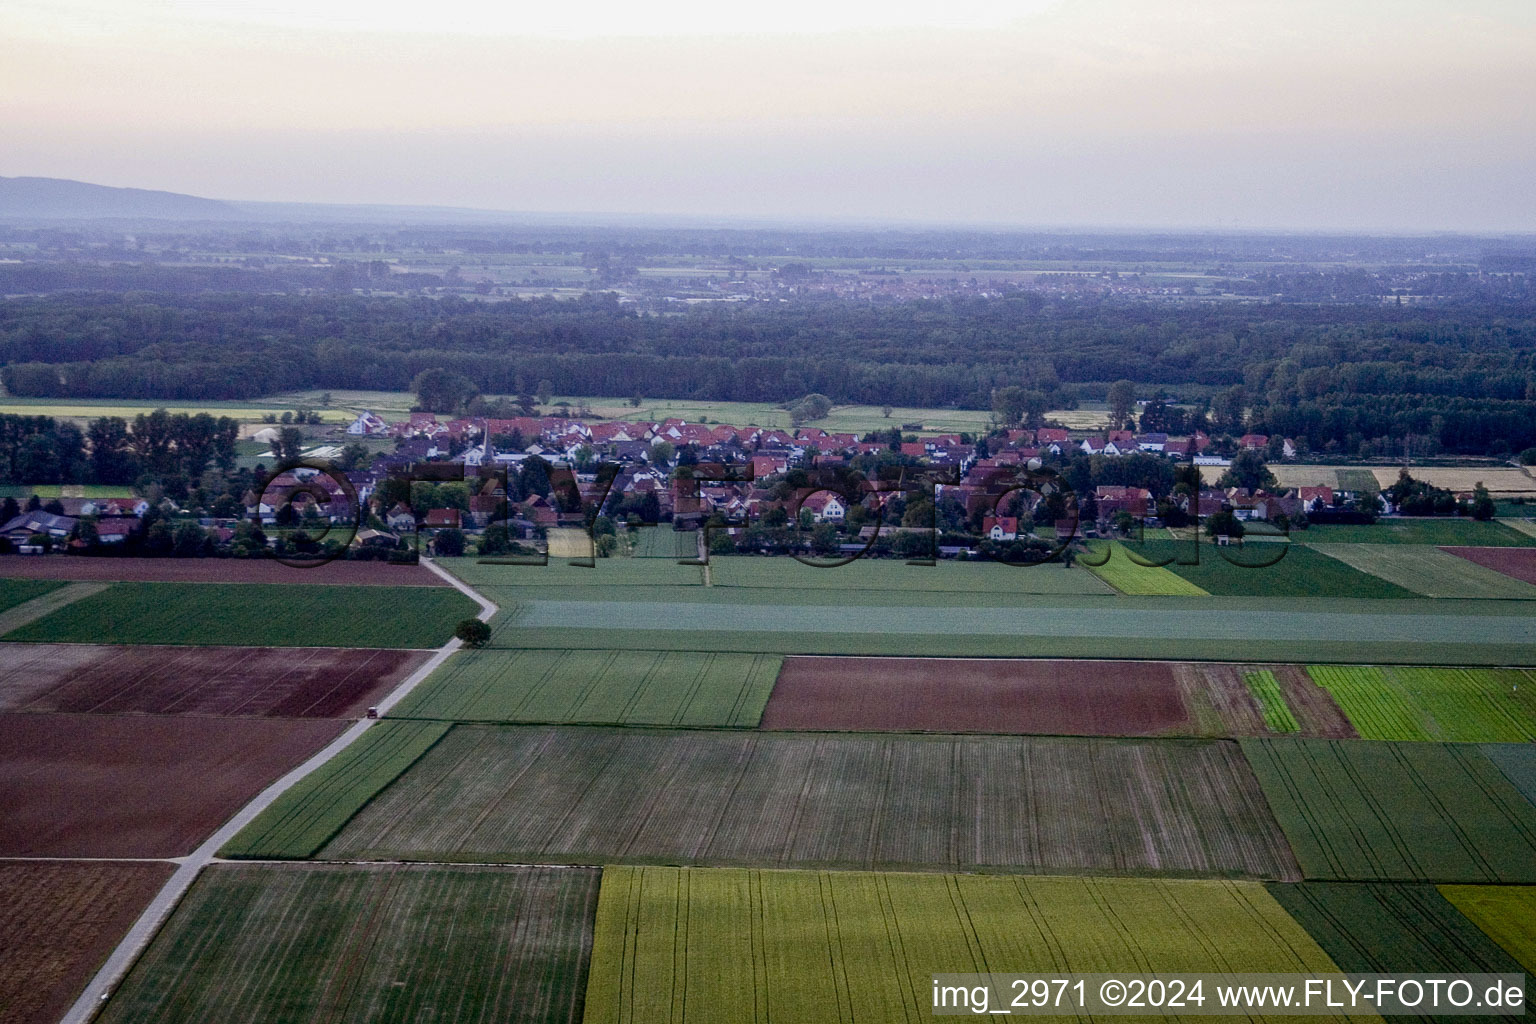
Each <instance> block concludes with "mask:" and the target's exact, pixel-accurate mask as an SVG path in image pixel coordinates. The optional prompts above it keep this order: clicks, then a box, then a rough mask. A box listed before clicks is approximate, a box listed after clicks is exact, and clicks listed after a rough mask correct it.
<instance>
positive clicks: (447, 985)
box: [96, 864, 598, 1024]
mask: <svg viewBox="0 0 1536 1024" xmlns="http://www.w3.org/2000/svg"><path fill="white" fill-rule="evenodd" d="M597 887H598V872H596V871H593V870H589V869H581V868H497V867H442V866H435V867H425V866H409V865H388V866H386V865H379V866H376V867H375V866H357V865H345V866H341V865H300V864H291V865H223V864H221V865H215V866H213V867H210V868H209V869H208V870H206V871H205V872H204V873H203V875H202V876H201V877H200V878H199V879H198V880H197V882H196V883H195V884H194V886H193V887H192V890H191V892H189V893H188V894H187V896H186V898H185V899H184V900H183V901H182V904H181V906H180V907H178V908H177V910H176V912H175V914H174V915H173V916H172V918H171V919H170V921H169V922H168V923H167V924H166V925H165V927H164V928H163V929H162V930H161V932H160V934H159V935H157V936H156V937H155V940H154V942H153V943H152V944H151V945H150V947H149V949H148V950H147V951H146V952H145V954H144V955H143V956H142V957H141V958H140V959H139V961H138V963H137V964H135V965H134V967H133V970H132V971H130V972H129V974H128V977H127V978H126V979H124V981H123V983H122V984H121V985H120V986H119V987H118V989H117V991H116V992H115V993H114V994H113V996H112V999H111V1000H110V1001H109V1002H108V1003H107V1004H106V1007H105V1009H104V1010H103V1011H102V1013H101V1015H100V1016H99V1017H98V1018H96V1019H97V1020H98V1021H100V1022H102V1024H130V1022H144V1024H181V1022H185V1024H207V1022H212V1021H282V1022H284V1024H343V1022H349V1021H358V1022H365V1021H366V1022H373V1021H429V1020H442V1021H455V1022H463V1024H492V1022H494V1024H503V1022H511V1024H534V1022H538V1024H545V1022H548V1024H556V1022H561V1024H564V1022H569V1024H575V1022H578V1021H580V1020H581V1009H582V995H583V992H584V990H585V987H586V969H587V959H588V956H589V955H590V952H591V948H592V917H593V913H594V912H595V910H596V902H597Z"/></svg>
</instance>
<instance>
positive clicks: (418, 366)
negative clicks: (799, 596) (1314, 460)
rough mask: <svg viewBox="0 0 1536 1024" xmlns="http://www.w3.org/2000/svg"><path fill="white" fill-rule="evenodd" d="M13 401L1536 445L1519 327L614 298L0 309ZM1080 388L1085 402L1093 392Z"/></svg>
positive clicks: (1489, 312) (1420, 318) (1468, 319)
mask: <svg viewBox="0 0 1536 1024" xmlns="http://www.w3.org/2000/svg"><path fill="white" fill-rule="evenodd" d="M0 364H4V371H3V375H4V382H5V385H6V387H7V388H8V389H9V391H10V392H11V393H12V394H15V395H19V396H36V397H60V398H66V397H67V398H150V399H175V400H196V399H235V398H250V397H253V396H256V395H261V394H268V393H272V392H275V391H281V390H288V389H295V388H335V389H338V390H340V389H371V390H403V389H405V388H407V387H408V386H409V385H410V382H411V380H412V378H413V377H414V376H415V375H416V374H417V373H419V372H421V371H422V370H425V369H430V368H433V367H443V368H445V369H449V370H452V371H455V372H458V373H462V374H464V375H465V376H466V377H468V378H470V379H471V380H472V381H473V382H474V383H475V384H476V385H477V386H478V387H480V388H481V389H482V390H484V391H485V392H488V393H502V394H505V393H509V392H512V391H514V390H515V389H516V388H517V385H518V382H519V381H520V380H521V381H523V382H524V384H525V386H527V385H528V384H530V383H531V382H533V381H538V380H547V381H549V382H550V384H551V386H552V387H553V389H554V391H555V392H557V393H561V394H585V395H629V394H633V393H635V392H640V393H643V394H645V395H648V396H653V397H691V398H701V399H708V400H721V401H724V400H736V401H772V402H778V401H784V400H786V399H793V398H795V397H798V396H800V395H803V394H806V393H808V392H812V391H815V392H820V393H823V394H826V395H828V396H830V397H831V398H832V399H833V400H834V401H838V402H859V403H866V404H876V405H879V404H893V405H907V406H929V407H932V406H961V407H968V408H989V407H990V405H991V392H992V389H993V388H995V387H998V386H1002V385H1006V384H1023V385H1025V386H1028V387H1035V388H1039V389H1041V390H1043V391H1045V392H1047V393H1050V392H1054V391H1056V389H1057V388H1058V387H1059V386H1061V385H1068V386H1071V385H1082V384H1090V385H1091V384H1093V383H1094V382H1097V384H1098V386H1100V387H1102V385H1103V382H1106V381H1112V380H1117V379H1122V378H1124V379H1129V380H1133V381H1136V382H1138V383H1139V384H1141V385H1143V386H1144V387H1145V389H1146V390H1147V392H1148V393H1150V392H1151V390H1152V389H1154V388H1158V387H1162V388H1166V389H1168V390H1170V391H1171V392H1173V393H1175V394H1179V393H1180V392H1181V391H1182V392H1184V393H1186V394H1189V395H1210V394H1211V393H1212V392H1213V391H1215V390H1220V389H1227V388H1232V387H1241V388H1243V389H1244V392H1245V396H1244V397H1245V400H1246V402H1247V404H1248V405H1249V407H1250V410H1251V412H1250V419H1251V422H1250V423H1248V424H1247V426H1248V427H1250V428H1257V427H1268V428H1270V429H1271V430H1273V431H1274V432H1279V433H1285V434H1288V435H1304V436H1306V437H1307V438H1308V440H1309V441H1311V442H1312V443H1313V445H1314V446H1321V444H1323V443H1326V441H1328V440H1338V441H1340V443H1341V444H1345V443H1347V441H1348V439H1349V437H1350V435H1352V434H1354V435H1359V436H1360V437H1364V438H1370V437H1379V436H1391V435H1394V434H1402V433H1405V432H1411V433H1418V434H1437V435H1439V436H1440V440H1441V443H1442V445H1444V446H1445V447H1447V448H1450V449H1452V450H1457V451H1481V450H1486V449H1487V448H1488V447H1489V446H1490V445H1491V444H1492V443H1494V442H1496V441H1505V442H1507V443H1509V444H1510V445H1513V446H1516V447H1517V448H1518V447H1524V446H1526V445H1528V444H1530V443H1533V441H1536V437H1533V436H1532V435H1533V434H1536V309H1532V308H1530V307H1529V306H1528V305H1525V304H1512V303H1507V302H1498V303H1494V302H1490V303H1487V304H1475V303H1462V304H1458V305H1455V306H1445V307H1433V308H1426V307H1397V306H1391V305H1379V304H1357V305H1351V304H1329V305H1312V304H1302V303H1252V304H1249V303H1228V304H1211V305H1198V306H1197V305H1154V304H1150V303H1135V302H1123V303H1122V302H1113V301H1104V300H1052V299H1047V298H1046V297H1044V296H1041V295H1038V294H1032V293H1019V294H1014V295H1009V296H1005V297H1002V298H990V299H972V298H956V299H948V300H925V301H913V302H902V303H890V304H870V303H865V302H854V301H844V300H837V299H807V300H804V301H797V302H789V303H782V304H739V305H738V304H731V305H726V304H715V305H707V306H699V307H693V308H691V309H689V310H688V311H686V312H682V313H678V314H676V315H665V316H648V315H641V314H638V313H636V312H634V311H633V310H631V309H630V308H628V307H626V306H623V305H621V304H620V303H619V302H618V301H617V299H616V298H615V297H613V296H609V295H593V296H588V297H585V298H582V299H578V300H571V301H555V300H552V299H550V300H543V299H535V300H529V301H517V302H496V303H485V302H472V301H466V300H461V299H452V298H450V299H425V298H421V299H406V298H370V297H361V296H351V295H308V296H293V295H234V294H229V295H210V294H204V295H195V296H180V295H168V294H158V295H151V294H145V293H123V294H118V295H105V294H86V293H68V294H57V295H51V296H45V297H36V298H18V299H10V300H6V301H4V302H0ZM1088 390H1089V391H1091V390H1092V389H1091V388H1090V389H1088Z"/></svg>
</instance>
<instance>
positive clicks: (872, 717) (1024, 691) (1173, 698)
mask: <svg viewBox="0 0 1536 1024" xmlns="http://www.w3.org/2000/svg"><path fill="white" fill-rule="evenodd" d="M1189 724H1190V722H1189V713H1188V711H1187V710H1186V709H1185V707H1184V702H1183V700H1182V699H1181V698H1180V695H1179V687H1178V684H1177V682H1176V681H1175V680H1174V675H1173V670H1172V668H1171V667H1170V666H1169V665H1168V664H1167V663H1166V662H1153V661H1123V662H1116V661H1022V660H1006V659H971V658H785V659H784V667H783V669H781V670H780V672H779V681H778V684H777V685H776V686H775V687H774V688H773V695H772V696H771V697H769V699H768V706H767V708H766V709H765V710H764V712H763V721H762V727H763V728H764V729H830V730H838V731H844V730H846V731H853V732H857V731H864V730H872V731H892V732H990V733H1038V734H1057V735H1076V736H1158V735H1163V734H1168V733H1175V734H1181V733H1187V732H1189V728H1188V727H1189Z"/></svg>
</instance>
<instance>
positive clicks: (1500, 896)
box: [1440, 885, 1536, 1006]
mask: <svg viewBox="0 0 1536 1024" xmlns="http://www.w3.org/2000/svg"><path fill="white" fill-rule="evenodd" d="M1440 892H1441V893H1442V894H1443V895H1444V896H1445V898H1446V899H1448V900H1450V901H1451V904H1452V905H1453V906H1455V907H1456V909H1457V910H1459V911H1461V912H1462V913H1463V914H1465V915H1466V916H1467V918H1468V919H1469V920H1471V922H1472V923H1473V924H1475V925H1477V926H1478V927H1479V928H1481V929H1482V930H1483V932H1484V934H1486V935H1487V936H1488V937H1489V938H1491V939H1493V941H1495V942H1497V943H1498V944H1499V945H1500V946H1501V947H1503V948H1504V950H1505V951H1506V952H1507V953H1509V955H1510V956H1512V957H1514V958H1515V959H1516V960H1518V961H1519V962H1520V964H1521V965H1522V966H1523V967H1524V968H1525V969H1526V971H1528V972H1530V973H1531V974H1536V888H1531V887H1530V886H1514V885H1442V886H1441V887H1440ZM1526 994H1527V996H1528V997H1529V995H1530V984H1529V982H1527V984H1526ZM1526 1005H1527V1006H1529V1005H1530V999H1529V998H1527V999H1526Z"/></svg>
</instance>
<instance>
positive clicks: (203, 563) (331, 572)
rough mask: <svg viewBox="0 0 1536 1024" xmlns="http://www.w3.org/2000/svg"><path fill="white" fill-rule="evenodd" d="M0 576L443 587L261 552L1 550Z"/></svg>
mask: <svg viewBox="0 0 1536 1024" xmlns="http://www.w3.org/2000/svg"><path fill="white" fill-rule="evenodd" d="M0 576H11V577H14V578H17V579H33V580H84V581H87V582H103V583H281V584H284V585H285V586H286V585H292V584H296V583H306V584H315V583H322V584H328V585H332V586H373V587H446V586H447V585H448V584H447V582H446V581H444V579H443V578H442V577H441V576H439V575H437V574H436V573H434V572H432V571H431V570H430V569H428V568H426V567H425V566H421V565H391V564H389V563H388V562H327V563H326V564H324V565H316V566H312V567H310V568H306V569H298V568H294V567H293V566H290V565H284V564H283V563H281V562H278V561H275V560H272V559H265V558H105V557H103V558H85V557H80V556H70V555H48V556H46V557H42V558H36V557H27V558H23V557H20V556H17V557H15V558H11V557H7V556H0Z"/></svg>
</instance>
